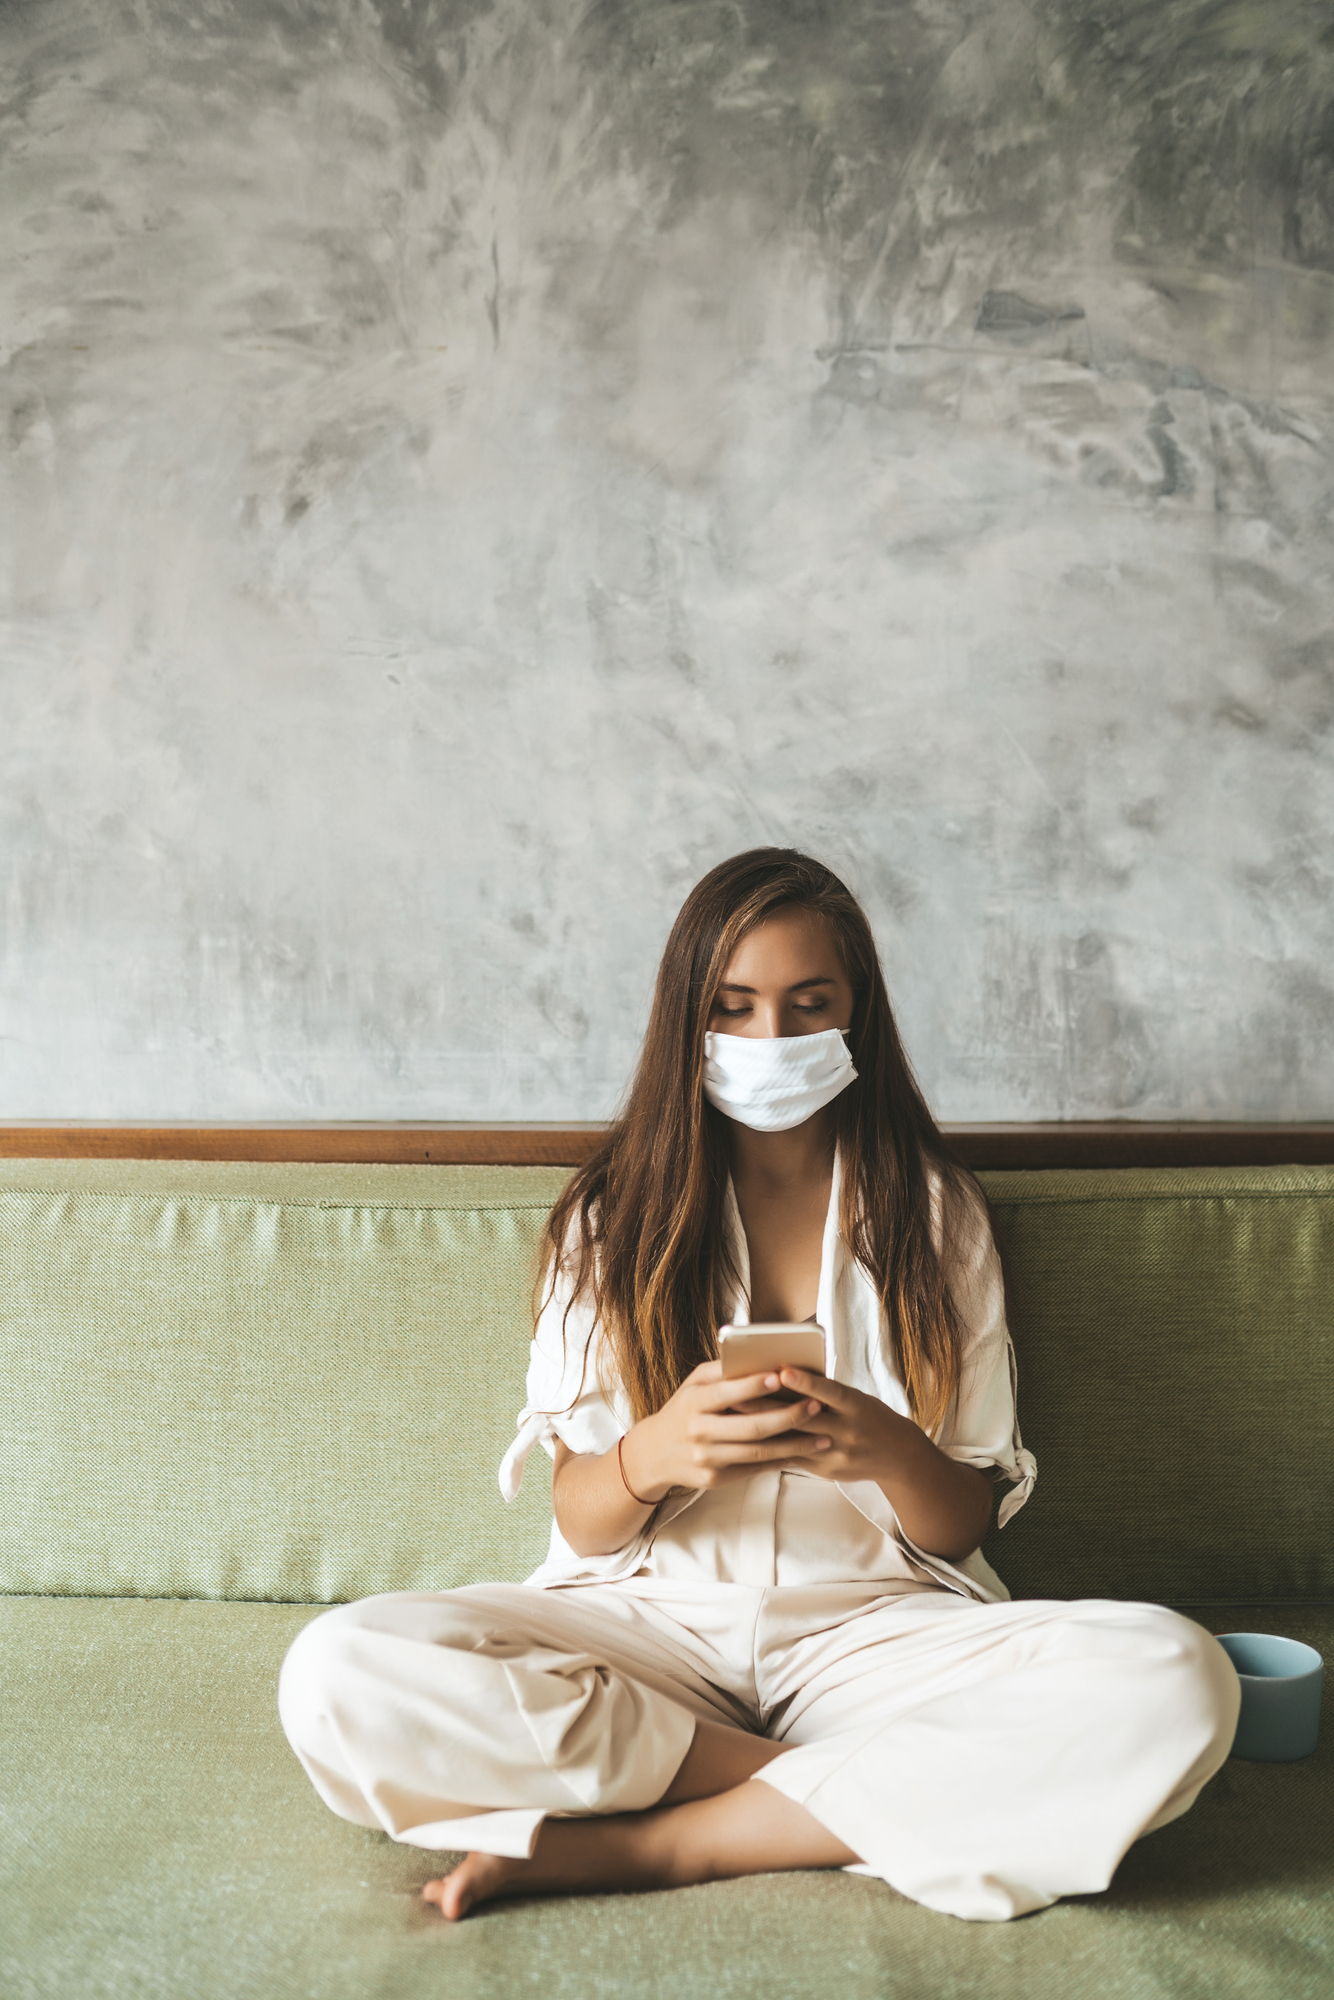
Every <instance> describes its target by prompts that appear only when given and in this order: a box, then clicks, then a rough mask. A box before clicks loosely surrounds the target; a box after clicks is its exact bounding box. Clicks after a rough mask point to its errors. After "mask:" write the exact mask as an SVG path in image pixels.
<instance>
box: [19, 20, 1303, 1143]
mask: <svg viewBox="0 0 1334 2000" xmlns="http://www.w3.org/2000/svg"><path fill="white" fill-rule="evenodd" d="M1328 21H1329V14H1328V8H1327V7H1326V6H1325V5H1323V4H1318V0H1269V4H1252V5H1245V4H1241V0H1238V4H1236V5H1234V6H1231V7H1229V8H1219V7H1218V6H1216V5H1214V4H1210V0H1177V3H1176V4H1172V0H1125V3H1124V4H1121V5H1118V6H1114V7H1113V6H1108V5H1106V4H1104V0H1038V4H1033V5H1029V6H1025V5H1022V4H1019V0H995V4H984V0H888V4H884V0H882V4H879V5H872V4H861V0H846V4H843V3H842V0H830V3H829V4H826V5H817V4H808V5H801V4H794V3H793V0H789V4H786V5H780V4H776V0H739V4H729V5H720V4H707V5H706V4H692V0H678V4H661V0H656V4H655V0H600V4H593V5H589V4H587V0H579V4H572V0H493V4H489V5H487V4H470V0H457V4H449V3H448V0H193V3H192V0H119V3H118V0H9V4H8V5H7V6H6V7H5V8H4V10H3V13H0V56H2V59H3V105H2V108H0V145H2V146H3V174H0V385H2V386H3V393H4V400H5V404H6V414H7V420H8V442H7V444H6V445H5V447H4V458H3V468H4V484H3V503H2V504H3V573H2V587H3V642H2V643H3V654H2V655H0V702H2V714H0V724H2V726H0V920H2V921H3V927H4V929H3V946H4V949H3V961H2V964H0V1114H3V1115H5V1116H10V1117H16V1116H30V1117H53V1118H57V1117H105V1118H118V1117H126V1118H129V1117H144V1118H152V1117H166V1118H184V1119H194V1118H199V1119H208V1118H246V1117H267V1116H275V1117H324V1116H329V1117H333V1116H339V1117H367V1118H381V1117H383V1118H399V1117H464V1118H466V1117H473V1118H487V1117H499V1118H528V1117H531V1118H562V1117H569V1116H574V1117H595V1116H598V1115H600V1114H602V1113H604V1112H606V1111H607V1110H609V1109H610V1107H611V1106H612V1105H613V1103H614V1101H615V1099H616V1096H617V1093H618V1091H619V1089H620V1088H621V1086H622V1084H623V1082H624V1079H625V1077H626V1074H627V1071H628V1068H629V1065H630V1063H631V1061H632V1058H633V1054H634V1050H635V1047H636V1043H637V1038H638V1035H639V1032H640V1030H641V1028H642V1025H643V1021H644V1016H645V1010H646V1004H647V999H648V994H649V989H650V985H651V980H652V974H653V969H654V966H655V963H656V959H657V954H658V952H659V949H660V947H661V943H662V940H663V936H664V934H665V931H666V927H667V925H668V923H669V922H670V920H671V917H672V915H673V913H674V911H675V909H676V907H677V906H678V904H679V901H680V898H681V896H682V895H683V893H684V891H685V890H686V889H687V888H688V886H689V885H690V883H691V882H692V881H693V880H694V879H695V878H696V877H697V876H698V874H699V873H700V872H701V871H702V870H703V869H705V868H706V867H708V866H709V865H710V864H711V863H713V862H714V861H716V860H718V859H719V858H721V857H722V856H724V855H727V854H729V853H732V852H735V851H736V850H738V849H739V848H742V847H746V846H750V845H753V844H755V843H757V842H768V841H779V842H793V843H796V844H798V845H800V846H802V847H804V848H807V849H809V850H811V851H813V852H815V853H818V854H820V855H822V856H824V857H825V858H826V859H828V860H829V861H830V862H832V863H833V864H834V865H835V866H836V867H838V868H839V869H841V870H842V871H844V872H845V874H846V875H847V877H848V878H849V880H850V881H851V882H852V884H853V885H854V886H855V887H856V889H857V890H858V891H859V892H860V894H861V895H862V896H863V898H864V900H865V902H866V904H867V906H868V909H869V911H870V913H871V915H872V918H873V921H874V923H875V925H876V928H877V933H878V935H879V937H880V940H881V943H882V947H883V953H884V958H885V962H886V968H887V972H888V976H889V980H890V985H891V990H892V992H893V994H894V996H895V999H896V1003H897V1006H898V1008H899V1011H900V1015H901V1019H902V1024H903V1027H904V1031H905V1034H906V1036H907V1039H908V1042H909V1045H910V1047H911V1049H912V1050H913V1052H914V1054H915V1057H916V1059H917V1062H918V1065H919V1068H920V1071H921V1073H922V1077H923V1080H924V1082H925V1083H926V1085H927V1088H928V1091H929V1093H930V1095H931V1096H932V1098H933V1101H934V1103H935V1105H936V1107H937V1109H938V1111H939V1112H940V1113H941V1115H943V1116H946V1117H955V1118H1008V1117H1014V1118H1042V1117H1067V1116H1068V1117H1078V1116H1092V1117H1096V1116H1103V1115H1111V1114H1128V1115H1132V1116H1142V1117H1170V1116H1177V1115H1180V1116H1185V1117H1213V1116H1253V1117H1314V1116H1324V1117H1329V1116H1331V1115H1334V968H1332V965H1331V946H1332V945H1334V917H1332V916H1331V894H1330V891H1331V873H1332V872H1334V784H1332V782H1331V732H1332V731H1334V635H1332V630H1331V628H1332V627H1334V614H1332V612H1331V604H1332V603H1334V598H1332V597H1331V544H1330V530H1331V519H1332V515H1334V500H1332V494H1334V482H1332V481H1331V445H1330V440H1331V437H1334V373H1332V371H1331V359H1332V350H1334V275H1332V274H1334V110H1332V109H1331V106H1332V105H1334V44H1332V43H1331V39H1330V31H1329V28H1328ZM1322 37H1323V39H1322Z"/></svg>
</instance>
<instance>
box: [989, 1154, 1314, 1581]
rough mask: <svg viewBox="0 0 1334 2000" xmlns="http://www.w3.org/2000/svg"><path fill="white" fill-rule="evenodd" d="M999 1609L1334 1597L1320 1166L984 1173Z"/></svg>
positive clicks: (992, 1544)
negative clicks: (1000, 1338) (1004, 1491)
mask: <svg viewBox="0 0 1334 2000" xmlns="http://www.w3.org/2000/svg"><path fill="white" fill-rule="evenodd" d="M983 1180H984V1184H985V1186H986V1188H987V1192H988V1195H989V1196H990V1199H991V1201H992V1204H993V1210H994V1215H995V1224H996V1235H997V1240H998V1242H999V1245H1000V1250H1001V1257H1002V1261H1003V1263H1004V1266H1005V1272H1006V1284H1007V1288H1008V1292H1009V1301H1010V1317H1011V1321H1012V1323H1013V1327H1014V1337H1015V1344H1016V1348H1017V1350H1018V1359H1019V1416H1020V1423H1021V1426H1022V1429H1023V1434H1024V1443H1025V1444H1026V1445H1027V1446H1028V1447H1029V1448H1030V1450H1032V1451H1033V1453H1034V1454H1035V1456H1036V1458H1037V1461H1038V1468H1039V1470H1038V1483H1037V1486H1036V1488H1035V1489H1034V1493H1033V1497H1032V1499H1031V1500H1030V1501H1029V1503H1028V1505H1027V1506H1026V1507H1025V1508H1024V1509H1023V1511H1022V1512H1021V1513H1020V1514H1018V1515H1016V1516H1015V1517H1014V1519H1013V1521H1012V1522H1011V1523H1010V1524H1009V1525H1008V1526H1007V1527H1006V1529H1005V1531H1004V1532H1003V1533H1002V1534H996V1533H994V1532H993V1534H992V1536H991V1538H990V1540H989V1542H988V1544H987V1554H988V1556H989V1557H990V1559H991V1561H992V1562H993V1563H994V1564H995V1565H996V1567H997V1568H998V1569H999V1571H1000V1573H1001V1575H1002V1576H1003V1577H1004V1578H1005V1580H1006V1582H1007V1584H1008V1585H1009V1587H1010V1589H1011V1590H1012V1592H1013V1593H1014V1594H1015V1596H1017V1597H1035V1596H1049V1597H1086V1596H1105V1597H1127V1598H1149V1599H1153V1600H1155V1601H1161V1602H1166V1603H1185V1602H1187V1601H1190V1600H1195V1601H1200V1600H1205V1599H1218V1600H1226V1599H1233V1600H1241V1601H1247V1602H1252V1601H1253V1602H1259V1601H1261V1600H1264V1599H1268V1600H1270V1601H1274V1600H1280V1601H1282V1600H1289V1599H1294V1598H1324V1599H1326V1600H1329V1599H1334V1479H1331V1477H1330V1468H1331V1466H1332V1465H1334V1170H1331V1169H1329V1168H1321V1167H1314V1168H1302V1167H1271V1168H1247V1169H1240V1168H1238V1169H1227V1170H1216V1169H1211V1170H1208V1171H1205V1170H1202V1169H1200V1170H1183V1171H1160V1172H1152V1173H1147V1172H1134V1171H1120V1172H1115V1173H1023V1174H1019V1173H1015V1174H988V1175H984V1176H983Z"/></svg>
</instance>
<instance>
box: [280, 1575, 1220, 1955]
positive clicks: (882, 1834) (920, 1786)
mask: <svg viewBox="0 0 1334 2000" xmlns="http://www.w3.org/2000/svg"><path fill="white" fill-rule="evenodd" d="M890 1589H891V1592H892V1594H886V1593H885V1592H884V1591H883V1590H877V1588H876V1587H875V1586H874V1585H868V1584H866V1583H855V1584H849V1583H818V1584H810V1585H802V1586H785V1587H759V1586H751V1585H746V1584H732V1583H718V1582H712V1581H710V1582H681V1581H675V1582H674V1581H668V1580H666V1579H663V1578H654V1577H646V1576H636V1577H632V1578H630V1579H628V1580H625V1581H621V1582H617V1583H585V1584H575V1585H566V1586H562V1587H559V1588H554V1589H553V1588H548V1589H543V1588H540V1587H537V1586H533V1585H528V1584H480V1585H477V1586H475V1587H473V1588H470V1589H464V1590H454V1591H448V1592H443V1593H438V1594H434V1595H432V1594H425V1593H422V1594H416V1593H396V1594H393V1595H388V1596H383V1597H371V1598H366V1599H364V1600H363V1601H362V1602H360V1603H357V1604H348V1605H340V1606H338V1607H337V1608H336V1609H334V1610H331V1611H327V1612H325V1613H323V1614H322V1615H321V1616H320V1617H318V1618H316V1619H315V1620H314V1621H313V1623H312V1624H310V1625H308V1626H307V1627H306V1629H305V1630H304V1631H303V1632H301V1633H300V1634H299V1635H298V1637H297V1639H296V1641H295V1643H294V1644H293V1646H292V1648H291V1651H290V1652H289V1654H288V1656H287V1659H286V1662H285V1663H284V1666H283V1672H282V1680H281V1684H280V1690H279V1707H280V1712H281V1715H282V1722H283V1727H284V1729H285V1730H286V1732H287V1736H288V1740H289V1741H290V1742H291V1744H292V1747H293V1749H294V1750H295V1751H296V1753H297V1755H298V1757H299V1758H300V1759H301V1762H302V1763H303V1765H304V1766H305V1768H306V1771H307V1773H308V1774H309V1776H310V1778H311V1781H312V1783H313V1784H314V1786H315V1789H316V1791H317V1792H318V1793H319V1794H320V1797H321V1798H322V1799H323V1800H324V1801H325V1803H326V1804H327V1805H329V1806H331V1807H332V1808H333V1810H334V1811H335V1812H336V1813H340V1814H341V1815H342V1816H343V1817H344V1818H345V1819H349V1820H353V1821H355V1822H356V1823H357V1824H358V1825H361V1826H372V1827H380V1828H383V1830H384V1831H385V1832H386V1833H388V1834H390V1835H391V1836H392V1837H393V1838H394V1839H395V1840H400V1841H406V1842H409V1843H410V1844H413V1845H416V1846H419V1847H425V1848H434V1849H442V1848H449V1849H454V1850H461V1849H466V1848H472V1849H480V1850H482V1851H484V1852H489V1853H493V1854H509V1855H528V1854H530V1853H531V1852H532V1848H533V1844H534V1842H535V1840H536V1837H537V1830H538V1827H539V1826H540V1824H541V1822H542V1820H543V1818H544V1817H545V1816H546V1815H548V1814H555V1815H558V1816H561V1817H570V1816H574V1815H581V1814H589V1813H617V1812H633V1811H638V1810H640V1809H642V1808H644V1807H646V1806H651V1805H653V1804H655V1803H656V1801H657V1800H658V1799H659V1798H661V1796H662V1793H663V1792H664V1791H665V1789H666V1787H667V1786H668V1784H669V1783H670V1782H671V1780H672V1778H673V1776H674V1775H675V1773H676V1770H677V1768H678V1766H679V1765H680V1763H681V1761H682V1759H683V1758H684V1756H685V1754H686V1751H687V1750H688V1749H689V1747H690V1743H691V1739H692V1737H693V1735H694V1730H695V1724H696V1721H697V1720H699V1719H700V1718H704V1719H707V1720H709V1721H712V1722H721V1723H727V1724H731V1725H732V1726H734V1727H736V1728H740V1729H747V1730H752V1731H755V1732H757V1733H760V1734H762V1735H765V1736H767V1737H769V1738H770V1739H771V1740H772V1741H774V1742H776V1743H782V1744H785V1745H787V1746H789V1747H788V1749H787V1751H786V1753H785V1754H784V1755H783V1756H781V1757H776V1758H775V1759H774V1760H773V1761H772V1762H771V1763H769V1764H768V1765H766V1766H765V1768H764V1769H763V1771H762V1772H760V1773H759V1774H758V1775H757V1777H756V1778H755V1779H753V1780H752V1781H751V1782H752V1783H762V1784H766V1785H770V1786H772V1787H773V1788H774V1789H775V1790H776V1791H779V1792H782V1793H784V1794H785V1795H786V1796H787V1797H788V1798H790V1799H794V1800H796V1801H797V1803H798V1804H800V1805H802V1806H804V1807H805V1808H806V1809H807V1811H809V1812H810V1813H812V1814H813V1815H814V1817H815V1818H816V1819H817V1820H819V1821H820V1822H821V1823H822V1825H824V1826H825V1827H827V1828H828V1830H829V1831H830V1832H831V1833H832V1834H834V1835H835V1836H836V1837H837V1838H838V1839H839V1840H841V1841H842V1842H843V1843H844V1844H845V1845H846V1846H848V1847H850V1848H851V1849H852V1850H853V1851H854V1852H855V1853H857V1854H859V1855H860V1856H861V1857H862V1860H863V1863H864V1864H865V1872H867V1873H870V1874H873V1875H878V1876H880V1877H882V1878H883V1880H884V1881H886V1882H888V1883H890V1884H891V1885H892V1886H893V1887H894V1888H895V1889H898V1890H900V1891H901V1892H902V1893H903V1894H904V1895H905V1896H910V1897H912V1898H913V1899H914V1900H915V1901H916V1902H919V1903H923V1904H925V1905H926V1906H927V1907H928V1908H930V1909H934V1910H941V1911H945V1912H948V1913H949V1914H951V1915H953V1916H958V1917H971V1918H980V1919H992V1920H996V1919H1003V1918H1007V1917H1014V1916H1019V1915H1021V1914H1022V1913H1023V1912H1024V1911H1026V1910H1035V1909H1040V1908H1042V1907H1043V1906H1044V1905H1046V1904H1048V1903H1051V1902H1053V1901H1055V1899H1056V1898H1057V1897H1059V1896H1068V1895H1078V1894H1082V1893H1085V1892H1088V1891H1090V1890H1097V1889H1102V1888H1105V1887H1106V1886H1107V1884H1108V1883H1109V1882H1110V1881H1111V1878H1112V1874H1113V1872H1114V1870H1115V1868H1116V1866H1117V1863H1118V1862H1119V1861H1120V1859H1121V1857H1122V1855H1123V1854H1124V1853H1125V1851H1126V1849H1127V1848H1128V1847H1129V1846H1130V1844H1131V1843H1132V1841H1134V1840H1137V1839H1138V1838H1139V1836H1140V1835H1141V1834H1144V1833H1148V1832H1149V1831H1151V1830H1152V1829H1153V1828H1155V1827H1159V1826H1164V1825H1166V1824H1167V1822H1168V1821H1169V1820H1172V1819H1175V1818H1177V1817H1178V1815H1179V1814H1181V1813H1184V1812H1185V1811H1186V1810H1187V1809H1188V1808H1189V1806H1190V1805H1191V1804H1192V1803H1193V1802H1194V1800H1195V1798H1196V1795H1197V1794H1198V1792H1199V1791H1200V1789H1201V1787H1202V1786H1203V1785H1204V1784H1205V1783H1206V1782H1207V1780H1208V1779H1209V1778H1210V1777H1212V1776H1213V1774H1214V1772H1215V1771H1217V1770H1218V1768H1219V1766H1220V1765H1221V1764H1222V1763H1223V1761H1224V1759H1225V1758H1226V1757H1227V1754H1228V1751H1229V1749H1230V1748H1231V1744H1232V1737H1233V1734H1234V1731H1235V1727H1236V1719H1237V1709H1238V1704H1239V1699H1240V1694H1239V1687H1238V1682H1237V1677H1236V1674H1235V1673H1234V1671H1233V1669H1232V1665H1231V1662H1230V1661H1229V1660H1228V1658H1227V1656H1226V1654H1225V1653H1224V1652H1223V1650H1222V1648H1221V1647H1220V1646H1219V1645H1218V1644H1217V1642H1216V1641H1215V1640H1214V1639H1212V1638H1211V1637H1210V1636H1209V1634H1208V1633H1206V1632H1205V1631H1204V1630H1203V1629H1202V1628H1201V1627H1199V1626H1198V1625H1194V1624H1192V1623H1191V1622H1190V1621H1189V1620H1187V1619H1185V1618H1181V1617H1179V1616H1178V1615H1177V1614H1176V1613H1174V1612H1171V1611H1167V1610H1164V1609H1162V1608H1161V1607H1159V1606H1157V1605H1147V1604H1122V1603H1115V1602H1110V1601H1103V1600H1101V1599H1088V1600H1085V1601H1079V1602H1074V1603H1057V1602H1023V1603H1002V1604H976V1603H973V1602H971V1601H969V1600H967V1599H965V1598H962V1597H958V1596H955V1595H954V1594H953V1593H949V1592H946V1591H943V1590H934V1589H925V1590H919V1591H915V1592H914V1591H912V1590H911V1589H910V1590H908V1591H907V1592H906V1593H905V1592H904V1591H903V1588H902V1586H899V1585H895V1586H891V1587H890Z"/></svg>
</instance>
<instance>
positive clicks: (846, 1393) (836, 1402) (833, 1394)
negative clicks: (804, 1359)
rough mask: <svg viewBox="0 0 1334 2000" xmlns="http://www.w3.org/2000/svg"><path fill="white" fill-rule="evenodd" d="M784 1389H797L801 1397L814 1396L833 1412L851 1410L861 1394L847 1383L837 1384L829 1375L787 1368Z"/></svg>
mask: <svg viewBox="0 0 1334 2000" xmlns="http://www.w3.org/2000/svg"><path fill="white" fill-rule="evenodd" d="M783 1387H784V1388H785V1389H795V1390H796V1392H797V1394H798V1395H799V1396H813V1397H814V1398H815V1400H816V1401H817V1402H819V1403H826V1404H828V1406H829V1408H830V1409H831V1410H850V1409H851V1408H852V1406H853V1403H854V1402H855V1401H856V1398H857V1397H858V1395H860V1393H861V1392H860V1390H857V1389H850V1388H849V1387H848V1385H847V1383H846V1382H835V1381H834V1380H833V1378H832V1377H831V1376H829V1375H815V1374H812V1373H811V1371H810V1370H809V1369H808V1368H785V1369H784V1370H783Z"/></svg>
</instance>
